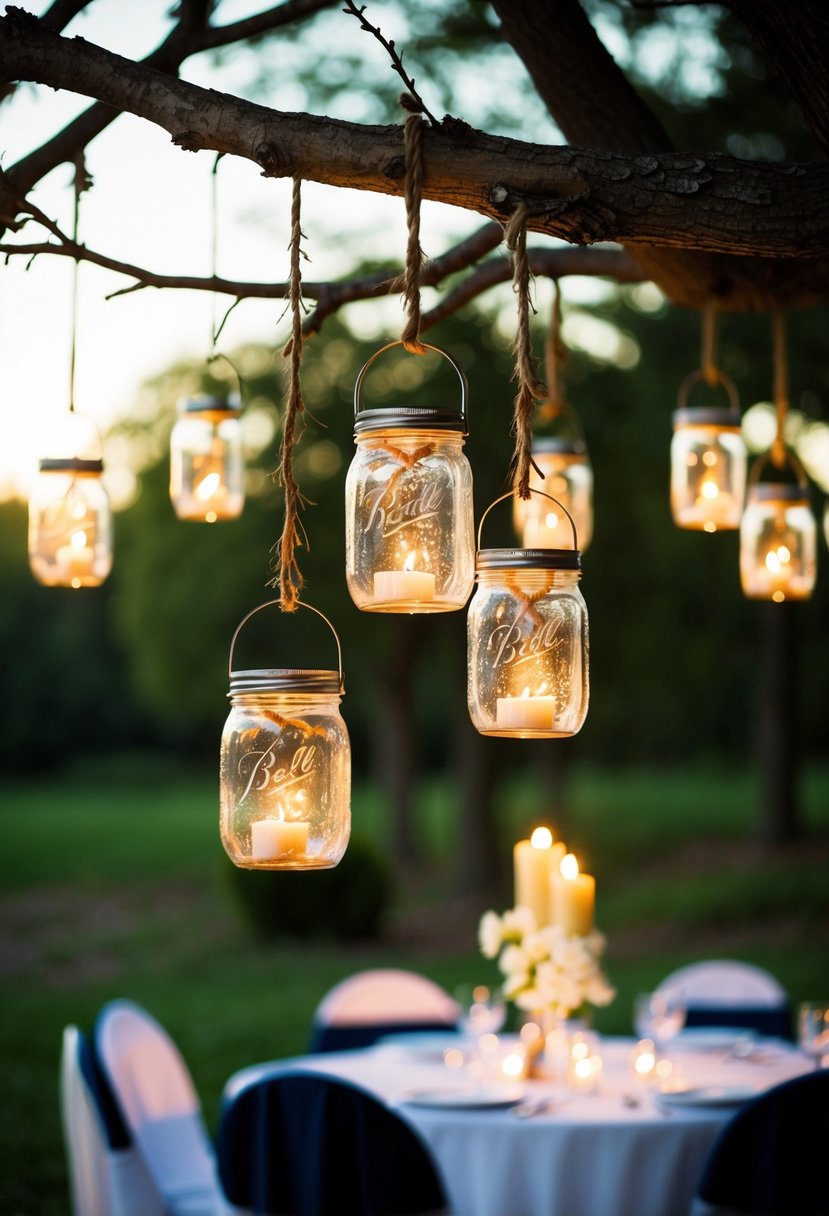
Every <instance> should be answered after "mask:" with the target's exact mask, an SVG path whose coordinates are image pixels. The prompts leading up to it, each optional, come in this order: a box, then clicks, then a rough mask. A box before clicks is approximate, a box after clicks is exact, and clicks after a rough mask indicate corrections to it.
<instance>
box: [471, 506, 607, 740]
mask: <svg viewBox="0 0 829 1216" xmlns="http://www.w3.org/2000/svg"><path fill="white" fill-rule="evenodd" d="M533 492H534V493H536V494H538V493H541V491H538V490H535V491H533ZM509 497H511V495H509V494H504V495H502V497H501V498H498V499H496V500H495V502H494V503H492V504H491V505H490V506H489V507H488V508H487V510H486V511H485V512H484V515H483V517H482V519H481V523H480V526H479V528H478V553H477V558H476V577H477V581H478V588H477V590H476V592H475V595H474V596H473V598H472V602H471V604H470V605H469V614H468V620H467V659H468V684H467V702H468V705H469V713H470V717H471V718H472V722H473V723H474V725H475V727H476V728H477V730H479V731H480V733H481V734H482V735H501V736H505V737H508V738H516V739H557V738H564V737H566V736H569V735H575V734H576V733H577V732H578V731H579V730H580V729H581V727H582V725H583V723H584V719H585V717H586V715H587V703H588V698H589V664H588V629H587V607H586V605H585V602H584V599H583V597H582V594H581V591H580V590H579V585H578V584H579V579H580V577H581V554H580V553H579V550H578V548H577V544H578V539H577V534H576V528H575V526H574V524H573V521H572V520H570V528H571V540H572V545H573V547H572V548H570V549H481V548H480V543H481V529H482V528H483V524H484V520H485V519H486V517H487V515H488V514H489V512H490V511H491V510H492V508H493V507H494V506H496V505H497V504H498V503H500V502H503V501H504V499H506V498H509ZM545 497H546V496H545ZM557 506H558V507H559V509H560V510H562V511H564V513H565V515H566V514H567V512H566V511H565V509H564V507H563V506H562V504H561V503H558V504H557Z"/></svg>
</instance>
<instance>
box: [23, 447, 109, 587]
mask: <svg viewBox="0 0 829 1216" xmlns="http://www.w3.org/2000/svg"><path fill="white" fill-rule="evenodd" d="M103 469H104V464H103V461H102V460H87V459H81V458H63V457H60V458H56V459H47V460H41V461H40V468H39V473H38V476H37V480H36V482H35V486H34V489H33V491H32V494H31V496H30V498H29V566H30V568H31V571H32V574H33V575H34V577H35V578H36V579H37V581H38V582H39V583H43V584H44V585H45V586H47V587H75V588H78V587H98V586H100V584H101V583H103V582H104V580H105V579H106V578H107V576H108V575H109V572H110V570H111V569H112V511H111V509H110V504H109V498H108V497H107V492H106V490H105V489H104V485H103V482H102V480H101V476H102V474H103Z"/></svg>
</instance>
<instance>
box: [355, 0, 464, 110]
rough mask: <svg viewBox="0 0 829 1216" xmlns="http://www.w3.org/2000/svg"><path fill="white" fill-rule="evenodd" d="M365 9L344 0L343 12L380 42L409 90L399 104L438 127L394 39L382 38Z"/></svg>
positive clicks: (378, 28) (377, 27)
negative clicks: (407, 95)
mask: <svg viewBox="0 0 829 1216" xmlns="http://www.w3.org/2000/svg"><path fill="white" fill-rule="evenodd" d="M365 11H366V6H365V5H363V6H362V7H361V8H358V7H357V5H356V4H355V3H354V0H345V8H344V9H343V12H344V13H350V14H351V16H352V17H356V18H357V20H358V21H359V22H360V26H361V27H362V29H364V30H365V31H366V33H368V34H373V35H374V37H375V38H376V39H377V41H378V42H379V43H380V45H381V46H382V47H383V49H384V50H385V51H386V53H387V54H388V55H389V58H390V59H391V65H392V67H393V68H394V70H395V72H397V75H398V76H399V77H400V79H401V80H402V81H403V83H404V85H405V86H406V88H407V89H408V90H409V97H408V98H405V99H404V98H403V97H401V98H399V101H400V104H401V105H402V106H403V108H404V109H405V110H409V111H410V112H411V113H412V114H424V115H425V116H426V118H428V119H429V122H430V123H431V124H432V126H433V127H439V126H440V123H439V122H438V120H437V119H436V118H435V116H434V114H432V113H430V111H429V110H427V108H426V103H425V102H424V100H423V98H422V97H421V96H420V94H419V93H418V91H417V89H416V88H415V82H414V77H413V76H409V75H408V74H407V72H406V69H405V68H404V67H403V60H402V59H401V58H400V56H399V55H398V53H397V50H396V48H395V45H394V40H393V39H389V38H384V37H383V34H382V33H381V32H380V27H379V26H377V25H372V24H371V22H370V21H368V20H367V19H366V17H365Z"/></svg>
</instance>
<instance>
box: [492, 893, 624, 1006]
mask: <svg viewBox="0 0 829 1216" xmlns="http://www.w3.org/2000/svg"><path fill="white" fill-rule="evenodd" d="M478 941H479V943H480V947H481V951H482V953H483V954H484V956H485V957H486V958H493V959H494V958H497V959H498V967H499V969H500V971H501V973H502V974H503V975H504V977H505V979H504V985H503V991H504V996H505V997H506V999H507V1000H508V1001H514V1002H515V1004H516V1005H517V1006H518V1008H519V1009H523V1010H525V1011H527V1012H528V1013H551V1014H553V1015H554V1016H556V1017H560V1018H566V1017H569V1015H570V1014H572V1013H573V1012H574V1011H575V1010H577V1009H580V1008H581V1007H582V1006H583V1005H608V1004H609V1003H610V1002H611V1001H612V1000H613V998H614V996H615V995H616V990H615V989H614V988H612V987H611V986H610V984H608V982H607V980H606V979H605V977H604V975H603V974H602V970H601V967H600V966H599V959H600V958H601V956H602V954H603V953H604V947H605V939H604V937H603V936H602V935H601V933H598V932H596V931H595V930H594V931H593V932H592V933H590V934H588V935H587V937H576V936H568V935H567V934H566V933H565V932H564V930H563V929H561V928H560V927H559V926H558V925H543V926H542V927H541V928H539V927H538V925H537V923H536V919H535V914H534V913H533V912H532V910H531V909H530V908H524V907H517V908H510V909H509V910H508V911H507V912H504V914H503V915H502V916H499V915H498V914H497V912H485V913H484V915H483V917H482V918H481V923H480V926H479V928H478Z"/></svg>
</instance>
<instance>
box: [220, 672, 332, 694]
mask: <svg viewBox="0 0 829 1216" xmlns="http://www.w3.org/2000/svg"><path fill="white" fill-rule="evenodd" d="M246 692H296V693H332V694H335V695H340V694H341V693H342V692H343V687H342V681H341V677H340V673H339V672H338V671H323V670H313V669H310V668H304V667H257V668H254V669H253V670H251V671H232V672H231V673H230V692H229V693H228V696H229V697H233V696H236V695H238V694H240V693H246Z"/></svg>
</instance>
